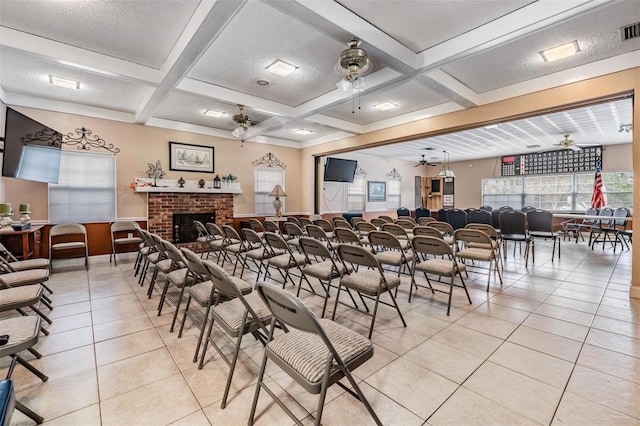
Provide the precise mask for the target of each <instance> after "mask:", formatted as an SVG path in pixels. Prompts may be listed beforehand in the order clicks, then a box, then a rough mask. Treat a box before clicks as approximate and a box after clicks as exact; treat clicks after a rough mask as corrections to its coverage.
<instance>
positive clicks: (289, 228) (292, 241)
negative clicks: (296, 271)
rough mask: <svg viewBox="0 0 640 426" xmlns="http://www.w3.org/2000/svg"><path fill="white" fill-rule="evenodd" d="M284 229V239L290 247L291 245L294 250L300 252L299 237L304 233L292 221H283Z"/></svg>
mask: <svg viewBox="0 0 640 426" xmlns="http://www.w3.org/2000/svg"><path fill="white" fill-rule="evenodd" d="M284 231H285V234H286V235H287V237H286V241H287V244H289V245H290V246H291V247H293V248H294V249H295V250H296V251H298V252H300V243H299V240H300V237H304V236H305V233H304V231H303V230H302V228H300V226H298V225H296V224H295V223H293V222H285V223H284Z"/></svg>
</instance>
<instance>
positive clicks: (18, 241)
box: [0, 225, 42, 259]
mask: <svg viewBox="0 0 640 426" xmlns="http://www.w3.org/2000/svg"><path fill="white" fill-rule="evenodd" d="M41 229H42V225H33V226H32V227H31V228H27V229H25V230H24V231H8V230H7V231H5V230H3V231H2V232H0V241H1V242H2V244H4V245H5V247H7V249H8V250H9V251H11V252H12V253H13V255H14V256H15V257H17V258H18V259H29V258H37V257H40V255H41V253H42V234H41V232H40V231H41Z"/></svg>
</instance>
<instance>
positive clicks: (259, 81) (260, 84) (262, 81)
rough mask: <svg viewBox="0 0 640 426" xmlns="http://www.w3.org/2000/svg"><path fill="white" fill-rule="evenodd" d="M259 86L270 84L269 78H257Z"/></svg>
mask: <svg viewBox="0 0 640 426" xmlns="http://www.w3.org/2000/svg"><path fill="white" fill-rule="evenodd" d="M256 84H257V85H258V86H268V85H270V84H271V82H270V81H269V80H256Z"/></svg>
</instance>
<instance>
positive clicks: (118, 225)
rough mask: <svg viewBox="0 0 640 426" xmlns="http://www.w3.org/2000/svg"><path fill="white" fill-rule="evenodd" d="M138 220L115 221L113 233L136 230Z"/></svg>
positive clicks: (112, 227)
mask: <svg viewBox="0 0 640 426" xmlns="http://www.w3.org/2000/svg"><path fill="white" fill-rule="evenodd" d="M134 224H136V222H133V221H130V220H123V221H120V222H113V223H112V224H111V234H113V233H114V232H123V231H136V228H135V225H134Z"/></svg>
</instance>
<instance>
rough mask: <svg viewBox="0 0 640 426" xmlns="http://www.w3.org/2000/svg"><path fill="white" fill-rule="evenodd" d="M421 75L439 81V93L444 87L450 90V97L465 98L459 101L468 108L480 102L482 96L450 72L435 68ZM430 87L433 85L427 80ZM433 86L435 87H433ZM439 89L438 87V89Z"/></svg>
mask: <svg viewBox="0 0 640 426" xmlns="http://www.w3.org/2000/svg"><path fill="white" fill-rule="evenodd" d="M420 77H426V78H428V79H430V80H431V81H432V82H435V83H437V85H439V86H441V87H440V89H441V90H439V91H438V93H441V91H442V89H444V90H447V91H450V92H451V94H450V96H447V97H448V98H449V99H451V98H453V97H456V96H457V97H460V98H462V99H463V100H464V102H459V103H461V104H463V105H464V106H465V107H467V108H471V107H474V106H477V105H478V104H479V103H480V97H479V96H478V94H477V93H476V92H474V91H473V90H471V89H469V88H468V87H467V86H465V85H464V84H462V83H461V82H460V81H459V80H456V79H455V78H453V77H451V76H450V75H449V74H447V73H446V72H444V71H442V70H439V69H438V70H434V71H431V72H429V73H427V74H423V75H421V76H420ZM425 83H426V84H427V85H428V86H429V87H432V85H431V84H429V83H430V82H425ZM432 88H433V87H432ZM436 90H437V89H436Z"/></svg>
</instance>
